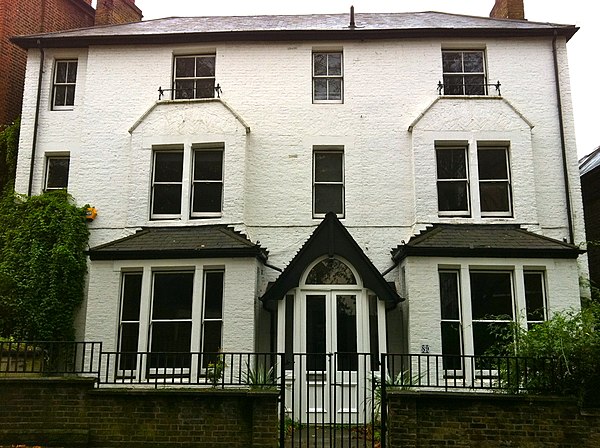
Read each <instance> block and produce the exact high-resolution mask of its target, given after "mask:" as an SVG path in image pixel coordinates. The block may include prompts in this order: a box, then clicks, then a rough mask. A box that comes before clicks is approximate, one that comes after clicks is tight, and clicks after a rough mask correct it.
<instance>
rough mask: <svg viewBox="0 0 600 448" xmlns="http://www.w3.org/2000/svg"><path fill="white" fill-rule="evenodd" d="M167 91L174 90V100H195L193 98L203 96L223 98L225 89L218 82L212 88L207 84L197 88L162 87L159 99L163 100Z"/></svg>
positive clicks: (201, 97)
mask: <svg viewBox="0 0 600 448" xmlns="http://www.w3.org/2000/svg"><path fill="white" fill-rule="evenodd" d="M166 92H173V99H174V100H193V99H203V98H215V95H216V97H217V98H221V93H223V89H221V86H220V85H219V84H218V83H217V85H216V86H214V87H213V88H212V89H211V88H207V87H205V86H203V87H200V88H196V87H189V88H181V89H163V88H162V87H159V88H158V100H159V101H160V100H162V99H163V97H164V96H165V93H166Z"/></svg>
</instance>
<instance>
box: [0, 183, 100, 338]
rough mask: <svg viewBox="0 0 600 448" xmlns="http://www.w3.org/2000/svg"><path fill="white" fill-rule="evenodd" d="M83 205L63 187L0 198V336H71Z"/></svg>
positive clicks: (80, 282)
mask: <svg viewBox="0 0 600 448" xmlns="http://www.w3.org/2000/svg"><path fill="white" fill-rule="evenodd" d="M88 235H89V232H88V229H87V225H86V223H85V210H84V208H79V207H76V206H75V205H73V203H72V199H71V197H70V196H69V195H68V194H67V193H66V192H65V191H55V192H49V193H44V194H42V195H40V196H32V197H29V198H27V197H23V196H20V195H16V194H14V193H12V192H10V193H6V194H5V195H4V196H3V197H2V199H1V200H0V336H4V337H14V338H17V339H28V340H72V339H73V338H74V328H73V320H74V316H75V313H76V311H77V308H78V307H79V305H80V304H81V301H82V299H83V292H84V282H85V274H86V268H87V266H86V256H85V253H84V251H85V249H86V247H87V241H88Z"/></svg>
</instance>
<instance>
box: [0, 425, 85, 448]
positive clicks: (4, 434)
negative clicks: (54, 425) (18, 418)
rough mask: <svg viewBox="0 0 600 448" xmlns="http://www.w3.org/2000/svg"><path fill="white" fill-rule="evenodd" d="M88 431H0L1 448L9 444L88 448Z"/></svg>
mask: <svg viewBox="0 0 600 448" xmlns="http://www.w3.org/2000/svg"><path fill="white" fill-rule="evenodd" d="M88 440H89V431H88V430H87V429H19V430H15V429H3V430H0V448H2V447H3V445H6V444H8V446H9V447H11V446H14V445H25V446H27V447H29V446H40V447H43V448H86V447H87V446H88Z"/></svg>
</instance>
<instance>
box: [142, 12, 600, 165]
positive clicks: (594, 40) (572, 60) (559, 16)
mask: <svg viewBox="0 0 600 448" xmlns="http://www.w3.org/2000/svg"><path fill="white" fill-rule="evenodd" d="M524 2H525V18H526V19H528V20H530V21H533V22H552V23H562V24H569V25H577V26H578V27H580V30H579V31H578V32H577V34H575V36H574V37H573V38H572V39H571V40H570V41H569V43H568V44H567V51H568V55H569V72H570V77H571V88H572V99H573V108H574V114H575V134H576V138H577V148H578V151H577V152H578V156H579V157H580V158H581V157H582V156H584V155H585V154H588V153H590V152H592V151H593V150H594V149H595V148H597V147H598V146H600V119H599V118H598V117H599V114H598V112H597V111H598V110H599V109H600V85H599V84H598V75H599V72H600V51H599V49H598V46H599V45H600V23H599V22H600V2H599V1H598V0H570V1H564V0H524ZM136 5H137V6H138V7H139V8H140V9H141V10H142V12H143V14H144V20H150V19H158V18H162V17H173V16H218V15H224V16H228V15H259V14H320V13H345V12H348V11H349V10H350V5H354V8H355V10H356V12H357V13H359V12H409V11H441V12H449V13H455V14H466V15H474V16H483V17H487V16H489V12H490V10H491V9H492V6H493V5H494V0H295V1H292V0H218V1H208V0H136ZM515 63H518V61H515Z"/></svg>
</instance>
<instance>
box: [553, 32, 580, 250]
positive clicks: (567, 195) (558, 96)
mask: <svg viewBox="0 0 600 448" xmlns="http://www.w3.org/2000/svg"><path fill="white" fill-rule="evenodd" d="M557 36H558V34H557V32H556V31H554V38H553V39H552V56H553V58H554V79H555V82H556V103H557V105H558V122H559V123H558V124H559V129H560V144H561V148H562V161H563V176H564V178H565V199H566V205H567V221H568V225H569V243H571V244H574V242H575V236H574V235H573V216H572V210H571V194H570V190H571V189H570V187H569V171H568V169H567V145H566V144H565V124H564V120H563V111H562V99H561V92H560V76H559V73H558V56H557V54H556V38H557Z"/></svg>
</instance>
